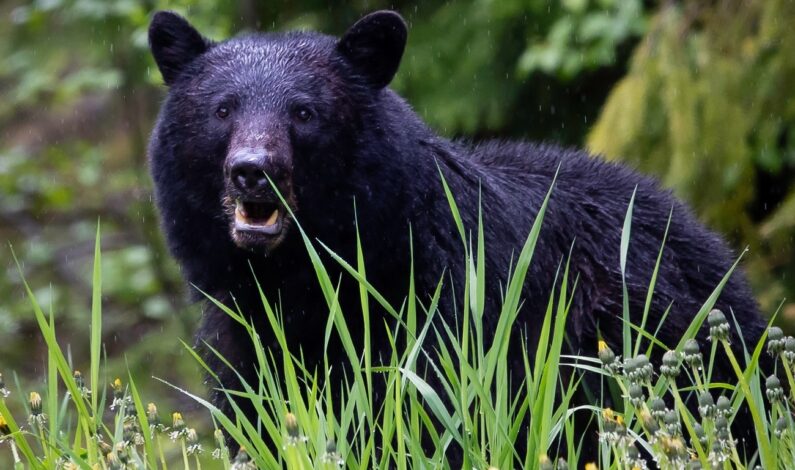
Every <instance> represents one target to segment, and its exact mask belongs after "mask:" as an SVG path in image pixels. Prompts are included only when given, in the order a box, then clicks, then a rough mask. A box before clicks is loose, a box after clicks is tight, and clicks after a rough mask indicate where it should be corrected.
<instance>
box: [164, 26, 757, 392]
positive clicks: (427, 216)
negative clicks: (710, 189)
mask: <svg viewBox="0 0 795 470" xmlns="http://www.w3.org/2000/svg"><path fill="white" fill-rule="evenodd" d="M406 39H407V26H406V23H405V22H404V20H403V19H402V18H401V17H400V16H399V15H398V14H397V13H394V12H390V11H380V12H375V13H372V14H369V15H367V16H365V17H364V18H362V19H361V20H359V21H358V22H356V23H355V24H354V25H353V26H352V27H351V28H350V29H349V30H348V31H347V32H345V34H344V35H342V37H341V38H336V37H332V36H327V35H323V34H318V33H314V32H291V33H266V34H250V35H245V36H241V37H236V38H233V39H229V40H226V41H223V42H213V41H211V40H208V39H206V38H204V37H203V36H202V35H201V34H200V33H198V32H197V31H196V30H195V29H194V28H193V27H192V26H191V25H190V24H189V23H188V22H187V21H186V20H185V19H183V18H182V17H180V16H178V15H176V14H174V13H170V12H160V13H157V14H156V15H155V16H154V18H153V20H152V23H151V26H150V29H149V41H150V45H151V50H152V53H153V55H154V58H155V60H156V62H157V65H158V67H159V69H160V71H161V73H162V75H163V79H164V80H165V83H166V85H168V87H169V92H168V96H167V98H166V100H165V102H164V104H163V106H162V110H161V112H160V116H159V119H158V121H157V124H156V126H155V129H154V131H153V133H152V138H151V143H150V146H149V157H150V165H151V173H152V177H153V179H154V183H155V190H156V200H157V205H158V207H159V210H160V215H161V217H162V225H163V229H164V231H165V234H166V237H167V239H168V243H169V247H170V249H171V252H172V253H173V255H174V256H175V257H176V259H177V260H178V261H179V263H180V264H181V267H182V272H183V274H184V276H185V278H186V279H187V281H188V282H190V283H191V284H192V285H195V286H196V287H198V288H199V289H201V290H203V291H204V292H207V293H209V294H210V295H212V296H214V297H215V298H217V299H219V300H221V301H223V302H227V303H230V304H231V303H232V299H233V298H234V301H235V302H236V305H237V306H238V307H239V308H240V309H241V311H243V312H244V313H245V314H246V316H247V317H251V318H253V320H254V322H255V326H256V327H257V328H258V329H259V331H260V334H261V335H262V336H263V339H264V340H265V341H268V326H267V324H265V320H263V315H262V314H261V312H262V304H261V301H260V298H259V294H258V293H257V289H256V286H255V284H254V276H256V278H257V279H258V280H259V282H260V283H261V285H262V288H263V289H264V291H265V294H266V295H267V296H268V297H269V298H270V299H272V300H276V299H278V301H279V303H280V305H281V309H282V316H283V318H284V321H285V322H286V331H287V333H288V334H289V338H288V341H289V342H290V343H291V346H292V347H293V348H296V349H294V350H295V351H298V349H297V348H300V350H301V351H302V353H303V357H304V358H305V360H306V362H307V364H308V365H310V367H312V366H313V365H315V366H319V365H321V364H322V363H321V362H320V361H321V358H322V354H323V345H324V325H325V323H326V317H327V313H328V307H327V304H326V300H325V298H324V296H323V293H322V292H321V289H320V287H319V285H318V282H317V280H316V277H315V272H314V269H313V268H312V265H311V264H310V259H309V257H308V255H307V250H306V248H305V246H304V243H303V241H302V238H301V236H300V233H299V231H298V230H297V226H296V220H294V219H293V218H292V217H293V215H292V214H295V217H296V219H297V221H298V222H300V224H301V227H302V228H303V229H304V230H305V232H306V234H307V236H308V237H309V238H310V239H312V240H319V241H321V242H323V243H324V244H325V245H327V246H328V247H329V248H330V249H331V250H333V251H334V252H336V253H337V254H339V255H340V256H341V257H343V258H345V259H348V260H351V261H353V260H355V257H356V239H357V235H356V231H357V227H358V230H359V232H360V236H361V243H362V245H363V251H364V253H365V255H366V258H367V261H366V272H367V278H368V281H369V282H370V283H372V284H373V285H374V286H375V288H376V289H377V290H378V291H379V292H380V293H381V294H382V295H383V296H384V297H385V298H386V299H387V300H388V301H389V302H391V303H392V304H393V305H400V303H401V302H402V301H403V299H404V298H405V295H406V293H407V292H408V279H409V275H408V273H409V269H410V266H409V265H410V256H409V252H410V247H411V246H412V245H413V262H414V270H415V283H416V291H417V295H418V296H420V297H422V298H425V299H427V297H428V296H429V295H430V294H431V293H433V292H434V290H435V288H436V286H437V284H438V282H439V280H440V279H444V280H445V282H446V283H447V284H448V285H447V286H446V287H445V288H444V292H445V294H444V296H443V300H442V308H441V312H442V314H443V315H448V318H447V321H448V323H453V322H454V321H455V320H454V319H455V317H454V315H455V313H454V308H455V305H454V304H455V300H454V294H453V293H452V292H453V291H455V290H456V289H455V287H456V283H460V282H461V280H462V279H463V273H464V270H465V260H464V258H465V255H464V247H463V243H462V242H461V239H460V236H459V235H458V231H457V227H456V224H455V221H454V220H453V218H452V217H451V215H450V207H449V204H448V200H447V197H446V194H445V191H444V188H443V185H442V182H441V178H440V173H441V174H442V175H443V177H444V179H445V181H446V182H447V184H448V185H449V187H450V189H451V191H452V193H453V194H454V196H455V198H456V200H457V203H458V207H459V210H460V213H461V218H462V220H463V224H464V226H465V227H467V229H468V230H473V229H475V228H476V227H477V225H478V214H479V208H481V207H482V218H483V227H484V230H485V245H486V254H487V259H486V273H488V281H487V285H486V305H485V314H484V328H485V331H486V334H487V335H488V333H489V332H490V331H493V329H494V327H495V325H496V321H497V316H498V313H499V311H500V305H501V299H502V288H503V287H504V285H505V283H506V279H507V276H508V274H509V269H510V266H511V264H512V260H515V256H516V255H517V254H518V252H519V250H520V249H521V247H522V245H523V243H524V241H525V239H526V237H527V234H528V232H529V230H530V227H531V225H532V223H533V221H534V220H535V218H536V215H537V213H538V211H539V208H540V206H541V204H542V201H543V200H544V197H545V195H546V193H547V191H548V190H549V189H550V187H551V185H552V183H553V178H554V177H555V175H556V174H557V179H556V182H555V185H554V189H553V190H552V192H551V198H550V200H549V206H548V211H547V213H546V216H545V218H544V221H543V226H542V229H541V233H540V238H539V242H538V245H537V247H536V251H535V255H534V258H533V262H532V265H531V266H530V270H529V272H528V275H527V278H526V283H525V286H524V295H525V298H526V302H524V304H523V306H522V307H521V310H520V312H519V317H518V319H517V322H518V324H517V327H516V328H515V329H514V331H516V332H517V333H516V338H514V339H513V342H514V344H516V343H518V342H519V340H520V338H521V336H520V335H519V332H526V333H529V337H525V339H526V340H527V341H529V342H531V346H530V347H528V349H529V350H530V351H533V350H534V347H532V341H534V338H533V334H536V335H537V334H538V329H539V328H538V325H540V322H541V319H542V318H543V316H544V311H545V308H546V302H547V299H548V296H549V294H550V291H551V289H552V288H553V282H554V280H555V276H556V271H557V267H558V266H559V264H560V263H561V261H563V260H565V259H568V257H569V254H570V259H571V272H572V274H573V275H575V276H578V278H579V281H578V286H577V289H576V290H575V292H574V298H573V301H572V307H571V313H570V325H569V326H568V335H569V341H570V343H571V344H570V347H571V348H573V349H574V350H581V351H584V352H585V353H587V354H589V355H593V354H595V352H596V351H595V350H596V344H597V337H598V334H599V333H598V332H597V329H598V330H599V331H601V334H602V335H603V337H604V338H605V339H606V340H607V341H608V342H609V343H610V344H613V345H614V346H615V347H616V348H618V347H620V344H621V333H620V332H621V330H622V323H621V320H620V316H621V312H622V279H621V271H620V267H619V249H620V239H621V229H622V223H623V220H624V216H625V214H626V211H627V208H628V204H629V201H630V198H631V196H632V194H633V191H635V190H636V188H637V192H636V196H635V203H634V219H633V226H632V238H631V242H630V245H629V255H628V257H627V266H626V283H627V288H628V292H629V307H630V311H631V312H633V314H634V315H639V314H640V313H641V312H642V311H643V307H644V302H645V298H646V291H647V288H648V286H649V281H650V278H651V276H652V270H653V268H654V265H655V262H656V257H657V253H658V250H659V248H660V246H661V243H662V241H663V236H664V231H665V228H666V223H667V222H668V219H669V214H671V213H672V218H671V221H670V229H669V234H668V239H667V242H666V246H665V251H664V256H663V258H662V263H661V266H660V271H659V277H658V280H657V286H656V295H655V296H654V300H653V303H652V305H651V313H650V318H649V320H648V322H647V327H648V328H650V329H651V330H652V331H653V330H654V328H655V327H656V326H657V325H658V324H659V322H660V320H661V317H662V316H663V314H664V312H665V311H666V309H668V308H669V306H670V309H671V311H670V314H669V316H668V318H667V320H666V321H665V323H664V326H663V327H662V329H661V331H660V332H659V335H658V338H659V340H661V341H662V342H663V343H665V344H667V345H675V344H676V343H677V341H678V340H679V338H680V337H681V335H682V333H683V332H684V330H685V329H686V327H687V326H688V325H689V323H690V321H691V319H692V317H693V315H694V314H695V312H697V311H698V310H699V308H700V307H701V305H702V303H703V302H704V301H705V300H706V299H707V298H708V297H709V295H710V293H711V292H712V291H713V289H714V288H715V287H716V286H717V285H718V283H719V281H720V280H721V278H722V277H723V276H724V275H725V274H726V273H727V271H728V270H729V269H730V267H731V265H732V262H733V260H734V258H735V256H734V255H733V254H732V252H731V251H730V249H729V248H728V246H727V244H726V243H725V242H724V241H723V240H722V239H721V238H720V237H719V236H718V235H716V234H714V233H713V232H711V231H709V230H708V229H706V228H705V227H704V226H702V225H701V224H700V223H699V222H698V221H697V220H696V218H695V217H694V216H693V215H692V213H691V211H690V210H688V208H687V207H685V206H684V205H683V204H682V203H681V202H679V201H677V200H676V199H675V198H674V197H673V196H672V195H671V194H670V192H668V191H665V190H662V189H660V187H659V186H658V184H657V183H656V182H655V181H654V180H653V179H650V178H647V177H644V176H641V175H639V174H637V173H635V172H633V171H632V170H630V169H627V168H625V167H623V166H621V165H617V164H612V163H607V162H605V161H603V160H600V159H599V158H595V157H593V156H590V155H588V154H587V153H585V152H583V151H578V150H571V149H563V148H560V147H556V146H553V145H541V144H532V143H522V142H502V141H490V142H482V143H479V144H477V145H471V144H469V143H467V142H462V141H450V140H448V139H445V138H442V137H440V136H438V135H437V134H436V133H435V132H434V131H433V130H431V129H430V128H429V127H428V126H427V125H426V124H424V123H423V121H422V120H421V119H420V118H419V117H418V116H417V114H416V113H415V112H414V111H413V110H412V109H411V107H410V106H409V105H408V104H407V103H406V102H405V101H404V100H403V99H401V97H400V96H398V95H397V94H396V93H394V92H393V91H392V90H390V89H389V88H388V85H389V83H390V81H391V80H392V78H393V76H394V75H395V73H396V72H397V70H398V65H399V63H400V60H401V56H402V54H403V51H404V47H405V43H406ZM276 189H277V190H278V192H279V193H280V194H281V195H282V196H283V201H284V203H286V205H287V206H289V207H285V205H284V203H283V202H282V199H280V198H279V197H277V194H276V191H275V190H276ZM327 266H328V269H329V270H331V271H332V273H333V274H332V278H333V279H340V280H341V281H340V282H341V284H340V302H341V304H342V306H343V308H342V310H343V312H357V311H360V310H358V306H359V302H360V299H359V292H358V284H357V283H356V281H355V280H354V279H352V278H351V277H350V276H349V275H347V274H345V273H344V272H343V270H342V268H340V267H339V266H338V265H337V264H336V263H334V262H329V263H327ZM335 266H336V267H335ZM252 270H253V275H252ZM335 270H336V271H335ZM443 273H448V274H449V275H443ZM458 287H459V289H458V290H459V292H460V286H458ZM716 307H717V308H720V309H721V310H723V311H724V312H729V311H732V312H734V314H735V315H736V317H737V319H738V321H739V322H740V324H741V325H742V330H743V334H744V335H745V341H746V343H748V344H755V343H756V341H757V340H758V339H759V338H760V337H761V335H762V333H763V330H764V328H765V322H764V321H763V320H762V318H761V317H760V316H759V314H758V311H757V306H756V303H755V301H754V299H753V297H752V294H751V291H750V290H749V287H748V285H747V282H746V280H745V278H744V277H743V275H742V274H741V273H739V272H737V273H735V274H734V275H733V276H732V277H731V278H730V280H729V281H728V284H727V286H726V288H725V289H724V291H723V294H722V295H721V296H720V298H719V300H718V302H717V305H716ZM381 313H383V312H378V311H375V310H374V311H373V312H371V314H372V315H379V314H381ZM348 315H349V317H348V318H347V321H348V324H349V328H350V330H351V335H352V336H353V337H354V339H355V340H357V341H360V339H361V336H362V332H361V328H362V325H361V322H362V320H361V318H360V317H361V315H360V314H358V313H357V314H354V313H349V314H348ZM385 320H389V317H387V316H382V317H378V318H374V319H372V321H371V324H373V325H376V326H379V325H383V324H384V321H385ZM636 320H639V319H638V318H636ZM638 323H639V321H638ZM375 329H376V330H381V329H382V328H378V327H375ZM487 337H488V336H487ZM705 337H706V332H704V331H702V335H701V338H702V339H704V338H705ZM198 338H199V342H207V343H209V344H210V345H212V346H213V347H215V348H216V349H217V350H219V351H220V352H221V353H222V354H223V355H224V356H225V357H226V358H227V359H228V360H229V361H230V362H231V364H232V365H234V366H235V367H236V368H237V369H238V370H239V371H241V372H242V373H243V374H244V377H245V378H249V379H250V378H251V377H252V374H254V373H255V372H254V368H253V367H252V364H253V362H254V352H253V350H252V347H251V346H250V344H249V341H248V340H247V336H246V334H245V333H243V331H242V330H241V328H240V327H239V326H238V325H237V324H236V323H235V322H234V321H233V320H231V319H230V318H228V317H227V315H226V314H224V313H223V312H221V311H220V310H219V309H217V308H215V307H213V306H209V305H208V306H207V308H206V310H205V312H204V317H203V322H202V325H201V328H200V330H199V333H198ZM360 346H361V344H360ZM332 347H334V346H332ZM371 347H372V348H373V357H375V358H377V357H378V354H379V351H386V348H387V347H388V344H387V339H386V337H385V336H384V335H380V334H377V332H374V335H373V337H372V344H371ZM519 352H520V349H519V348H516V350H515V354H514V355H513V359H512V360H513V361H514V362H515V364H516V367H517V368H518V369H517V371H521V370H522V369H521V364H522V358H521V357H520V356H521V354H519ZM334 354H335V353H334V352H333V351H332V352H331V353H330V355H331V356H332V357H334ZM339 357H344V355H343V354H342V353H341V352H339ZM208 361H209V363H210V364H211V366H212V367H213V368H215V370H216V372H217V373H218V375H219V376H220V378H221V381H222V382H223V383H224V385H226V386H228V387H232V388H235V387H236V386H237V385H238V383H237V381H236V378H235V376H234V374H233V373H231V372H230V371H229V370H227V369H226V368H225V367H223V365H222V363H221V362H220V361H218V360H217V359H215V358H214V356H213V355H212V354H210V355H208ZM718 367H721V365H720V364H719V365H718ZM215 400H216V401H217V402H218V404H219V405H221V406H222V407H223V406H224V405H225V403H224V399H223V395H221V394H216V395H215Z"/></svg>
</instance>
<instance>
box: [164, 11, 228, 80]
mask: <svg viewBox="0 0 795 470" xmlns="http://www.w3.org/2000/svg"><path fill="white" fill-rule="evenodd" d="M212 45H213V42H212V41H210V40H209V39H205V38H204V36H202V35H201V34H199V32H198V31H196V29H195V28H194V27H193V26H191V24H190V23H188V20H186V19H185V18H183V17H181V16H179V15H178V14H176V13H174V12H171V11H159V12H157V13H155V16H154V17H152V22H151V23H150V24H149V48H150V49H151V50H152V55H153V56H154V58H155V62H157V67H158V68H159V69H160V73H161V74H163V81H165V82H166V85H169V86H170V85H172V84H173V83H174V82H175V81H176V80H177V77H179V74H180V73H182V70H183V69H184V68H185V66H186V65H188V64H189V63H191V61H193V59H195V58H197V57H199V56H200V55H202V54H204V53H205V52H206V51H207V49H209V48H210V47H211V46H212Z"/></svg>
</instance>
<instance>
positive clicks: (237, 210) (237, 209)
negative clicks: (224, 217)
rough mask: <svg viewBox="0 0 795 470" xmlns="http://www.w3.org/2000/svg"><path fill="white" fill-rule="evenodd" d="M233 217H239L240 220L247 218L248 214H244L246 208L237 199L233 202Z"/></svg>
mask: <svg viewBox="0 0 795 470" xmlns="http://www.w3.org/2000/svg"><path fill="white" fill-rule="evenodd" d="M235 215H236V216H239V217H240V218H242V219H246V218H248V214H247V213H246V206H244V205H243V202H242V201H240V199H238V200H237V201H235Z"/></svg>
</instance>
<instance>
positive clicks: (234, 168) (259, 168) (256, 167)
mask: <svg viewBox="0 0 795 470" xmlns="http://www.w3.org/2000/svg"><path fill="white" fill-rule="evenodd" d="M267 162H268V153H267V152H266V151H265V149H243V150H240V151H238V152H236V153H235V154H234V155H232V157H231V158H230V159H229V179H230V180H231V183H232V185H233V186H234V187H235V189H237V190H238V191H240V192H241V193H252V192H253V193H258V192H263V191H264V190H265V189H267V187H268V184H269V182H268V176H269V175H268V173H267V171H266V168H267Z"/></svg>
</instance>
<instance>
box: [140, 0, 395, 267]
mask: <svg viewBox="0 0 795 470" xmlns="http://www.w3.org/2000/svg"><path fill="white" fill-rule="evenodd" d="M406 36H407V29H406V24H405V22H404V20H403V19H402V18H401V17H400V16H399V15H398V14H397V13H394V12H391V11H379V12H375V13H371V14H369V15H367V16H365V17H364V18H362V19H361V20H359V21H358V22H356V23H355V24H354V25H353V26H352V27H351V28H350V29H349V30H348V31H347V32H346V33H345V34H344V35H343V36H342V37H341V38H339V39H338V38H334V37H330V36H325V35H321V34H317V33H310V32H291V33H268V34H252V35H246V36H241V37H236V38H233V39H230V40H227V41H223V42H219V43H216V42H213V41H210V40H208V39H206V38H204V37H203V36H202V35H201V34H200V33H199V32H198V31H197V30H196V29H194V28H193V26H191V25H190V24H189V23H188V22H187V21H186V20H185V19H184V18H182V17H181V16H179V15H177V14H175V13H172V12H158V13H156V14H155V16H154V17H153V19H152V23H151V25H150V28H149V43H150V47H151V50H152V54H153V56H154V58H155V61H156V63H157V66H158V68H159V69H160V71H161V73H162V75H163V79H164V81H165V83H166V85H168V87H169V94H168V98H167V100H166V102H165V104H164V106H163V109H162V111H161V116H160V120H159V122H158V127H157V128H156V130H155V137H153V142H156V143H155V145H153V147H152V151H151V155H150V158H151V159H152V165H153V173H154V174H155V182H156V185H157V184H158V174H159V173H163V172H168V173H169V176H168V177H167V181H168V184H169V185H170V186H172V187H170V188H169V191H170V192H171V193H172V194H173V193H174V192H176V191H180V192H181V194H180V197H182V198H183V199H184V200H183V201H181V205H180V210H188V209H192V210H193V212H194V213H196V214H203V216H205V217H206V218H207V222H211V223H216V224H217V223H223V224H225V225H228V232H229V233H230V236H231V240H232V241H233V242H234V244H236V245H237V246H238V247H241V248H245V249H254V250H261V251H264V252H265V253H270V252H271V251H273V250H274V249H275V248H276V247H277V246H278V245H279V244H280V243H281V242H282V241H283V240H284V238H285V236H286V235H287V234H288V232H289V231H290V227H291V225H292V223H293V221H292V215H291V214H293V213H297V212H299V211H300V210H302V206H306V205H313V206H322V204H323V203H324V199H325V200H330V199H333V195H334V194H335V193H338V192H339V191H340V190H341V189H340V188H344V185H345V184H346V183H345V175H346V172H347V171H348V169H349V168H350V166H351V165H353V164H354V163H353V162H351V158H353V157H352V156H351V155H349V153H350V149H351V148H352V146H353V145H355V142H356V141H357V139H358V138H359V129H360V128H361V127H362V126H363V125H365V123H364V122H363V121H366V120H367V116H366V112H363V111H364V110H366V109H367V108H368V107H372V103H374V102H375V101H376V100H377V99H378V96H379V95H380V94H381V93H383V92H384V89H385V88H386V86H387V85H388V84H389V83H390V81H391V80H392V78H393V76H394V74H395V72H396V71H397V68H398V65H399V63H400V59H401V56H402V54H403V50H404V47H405V43H406ZM163 179H164V180H166V178H165V177H164V178H163ZM175 184H179V185H181V186H180V188H181V189H175V188H174V187H173V185H175ZM310 188H311V191H310ZM208 195H209V196H208ZM328 209H329V210H331V209H333V208H328ZM219 215H221V218H220V219H219ZM171 217H172V218H176V217H178V215H174V214H172V215H171ZM224 230H227V229H226V228H225V229H224ZM196 235H200V234H196Z"/></svg>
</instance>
